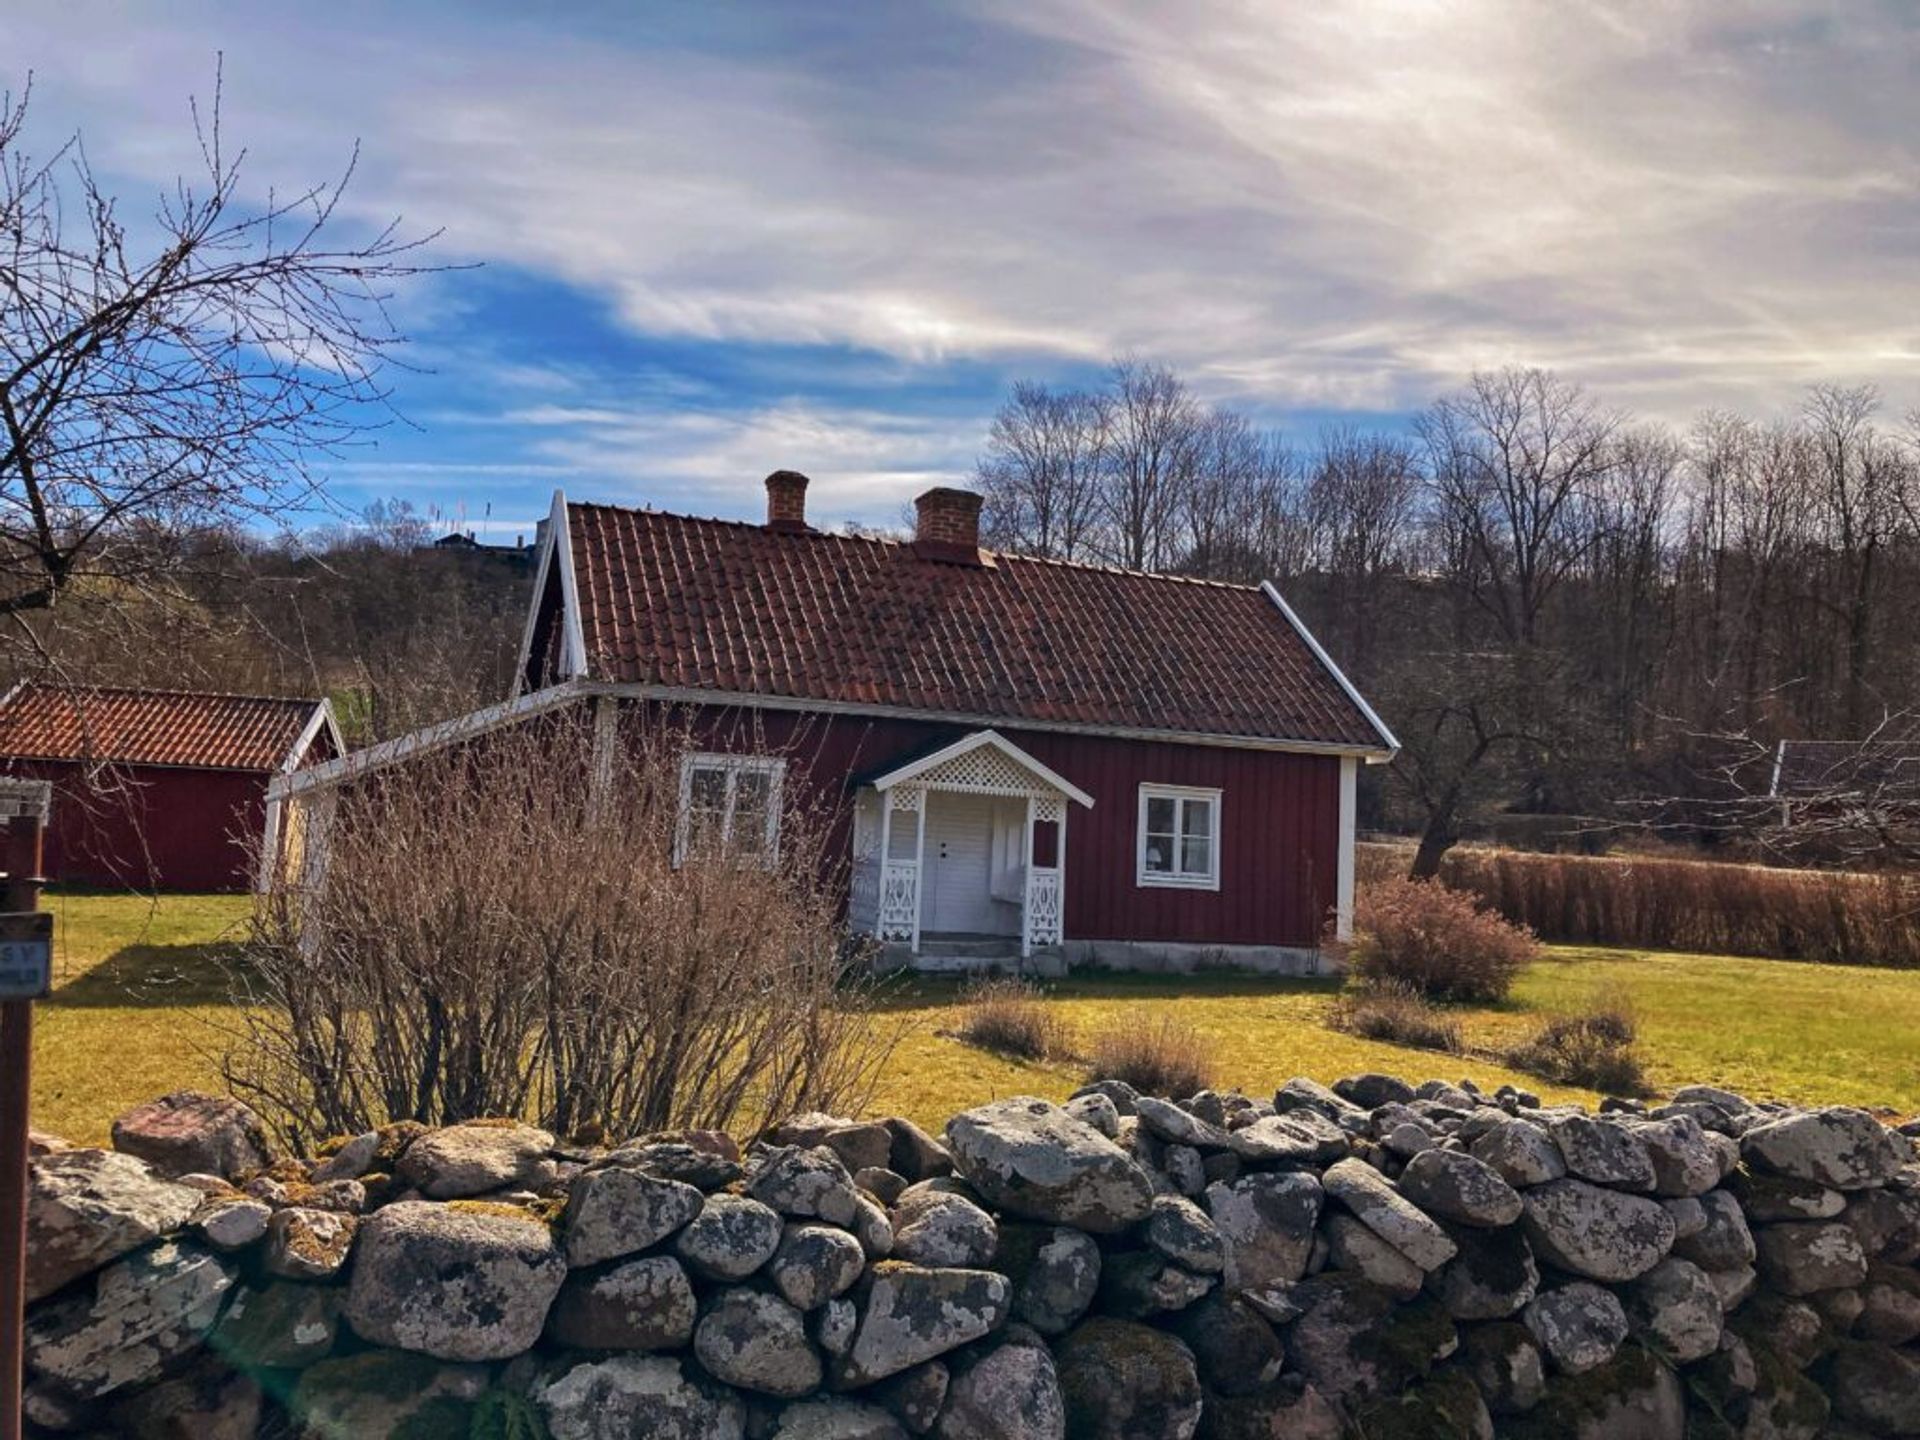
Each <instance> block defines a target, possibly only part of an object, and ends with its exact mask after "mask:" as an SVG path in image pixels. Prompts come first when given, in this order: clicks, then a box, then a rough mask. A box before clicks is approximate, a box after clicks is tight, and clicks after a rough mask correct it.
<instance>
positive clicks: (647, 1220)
mask: <svg viewBox="0 0 1920 1440" xmlns="http://www.w3.org/2000/svg"><path fill="white" fill-rule="evenodd" d="M705 1203H706V1197H705V1196H703V1195H702V1194H701V1193H700V1192H699V1191H698V1190H696V1189H695V1188H694V1187H693V1186H691V1185H688V1184H684V1183H683V1182H681V1181H679V1180H662V1179H659V1178H657V1177H655V1176H653V1175H649V1174H648V1173H647V1172H646V1171H644V1170H640V1169H637V1168H634V1169H629V1168H628V1167H626V1166H623V1165H606V1166H602V1167H600V1168H599V1169H595V1170H589V1171H588V1172H587V1173H586V1174H584V1175H580V1176H577V1177H576V1178H575V1179H574V1181H573V1184H572V1186H571V1187H570V1189H569V1191H568V1194H567V1209H566V1217H565V1228H566V1236H567V1263H568V1264H569V1265H598V1264H600V1263H601V1262H603V1261H606V1260H617V1259H618V1258H620V1257H621V1256H622V1255H634V1254H638V1253H639V1252H640V1251H642V1250H646V1249H648V1248H650V1247H652V1246H654V1245H658V1244H659V1243H660V1242H661V1241H662V1240H665V1239H666V1238H667V1237H668V1236H670V1235H675V1234H677V1233H679V1231H680V1229H681V1228H682V1227H683V1226H685V1225H686V1224H687V1223H688V1222H689V1221H691V1220H692V1219H693V1217H694V1216H696V1215H698V1214H699V1213H700V1208H701V1206H702V1205H704V1204H705Z"/></svg>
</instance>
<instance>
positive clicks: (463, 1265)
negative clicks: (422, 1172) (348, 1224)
mask: <svg viewBox="0 0 1920 1440" xmlns="http://www.w3.org/2000/svg"><path fill="white" fill-rule="evenodd" d="M441 1133H444V1132H441ZM566 1278H567V1262H566V1260H565V1258H564V1257H562V1255H561V1253H560V1247H559V1245H558V1244H556V1243H555V1241H554V1237H553V1231H552V1230H551V1229H549V1228H548V1226H547V1223H546V1222H545V1221H543V1220H540V1219H538V1218H536V1217H535V1216H533V1215H532V1214H530V1213H528V1212H527V1211H525V1210H520V1209H516V1208H515V1207H513V1206H509V1205H462V1204H457V1203H456V1204H453V1205H435V1204H430V1203H428V1202H425V1201H418V1200H410V1201H402V1202H401V1203H399V1204H395V1205H389V1206H387V1207H386V1208H384V1209H382V1210H378V1211H376V1212H374V1214H372V1215H371V1216H369V1217H368V1218H367V1219H366V1221H365V1222H364V1223H363V1224H362V1226H361V1229H360V1239H359V1244H358V1247H357V1254H356V1257H355V1261H354V1266H353V1279H352V1281H351V1283H350V1284H349V1286H348V1289H347V1308H346V1317H347V1323H348V1324H349V1325H351V1326H352V1327H353V1330H354V1333H355V1334H357V1335H358V1336H359V1337H360V1338H361V1339H362V1340H366V1341H369V1342H370V1343H372V1344H375V1345H391V1346H394V1347H396V1348H398V1349H401V1350H413V1351H416V1352H418V1353H420V1354H422V1355H431V1356H433V1357H434V1358H435V1359H439V1360H505V1359H508V1358H510V1357H512V1356H515V1355H518V1354H519V1353H520V1352H521V1351H523V1350H525V1349H527V1348H528V1347H530V1346H531V1345H532V1344H533V1342H534V1341H535V1340H537V1339H539V1337H540V1330H541V1327H542V1326H543V1325H545V1323H546V1319H547V1311H548V1309H549V1308H550V1307H551V1306H552V1304H553V1301H554V1298H555V1297H556V1296H557V1295H558V1294H559V1293H560V1287H561V1285H562V1284H563V1283H564V1282H565V1280H566Z"/></svg>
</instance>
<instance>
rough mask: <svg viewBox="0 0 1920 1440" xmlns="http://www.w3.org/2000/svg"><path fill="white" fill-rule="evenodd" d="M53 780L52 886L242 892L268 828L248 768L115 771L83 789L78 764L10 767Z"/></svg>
mask: <svg viewBox="0 0 1920 1440" xmlns="http://www.w3.org/2000/svg"><path fill="white" fill-rule="evenodd" d="M8 773H9V774H11V775H15V776H18V777H20V778H22V779H29V780H51V781H52V782H53V816H52V821H51V823H50V824H49V826H48V828H47V840H46V871H47V875H48V877H49V878H50V879H53V880H55V881H66V882H69V883H77V884H81V885H103V886H111V887H115V888H121V887H132V888H137V889H143V890H195V891H219V890H245V889H247V888H249V886H250V883H251V875H252V872H251V868H250V867H251V865H252V857H253V849H252V847H253V846H254V845H255V844H257V843H258V841H259V838H260V834H261V831H262V829H263V827H264V826H265V823H266V801H267V776H266V775H264V774H262V773H259V772H257V771H249V770H189V769H171V768H166V767H161V766H121V767H116V769H115V770H114V771H113V772H112V774H111V778H110V779H109V780H106V781H104V782H100V783H97V784H94V785H89V784H88V782H87V780H86V778H85V777H84V775H83V774H82V772H81V770H80V767H78V766H75V765H62V764H58V763H53V762H45V761H24V760H23V761H15V762H13V763H12V764H11V765H9V766H8Z"/></svg>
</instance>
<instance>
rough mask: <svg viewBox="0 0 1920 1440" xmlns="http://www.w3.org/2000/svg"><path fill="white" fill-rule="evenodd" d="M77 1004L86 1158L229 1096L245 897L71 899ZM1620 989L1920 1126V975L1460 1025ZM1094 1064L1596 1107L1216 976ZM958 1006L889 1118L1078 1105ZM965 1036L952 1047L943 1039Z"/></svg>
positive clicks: (1264, 985) (921, 1013)
mask: <svg viewBox="0 0 1920 1440" xmlns="http://www.w3.org/2000/svg"><path fill="white" fill-rule="evenodd" d="M49 903H50V905H51V906H52V908H53V909H54V911H55V913H56V915H57V916H58V917H59V918H58V924H59V927H60V928H59V955H58V967H59V968H58V974H59V981H60V985H59V989H58V990H57V991H56V993H55V996H54V998H53V999H52V1000H51V1001H48V1002H46V1003H44V1004H42V1005H41V1006H40V1007H39V1016H38V1022H37V1027H38V1028H37V1036H36V1044H35V1047H34V1066H35V1074H34V1123H35V1125H36V1126H38V1127H39V1128H41V1129H45V1130H50V1131H53V1132H54V1133H56V1134H62V1135H65V1136H67V1137H68V1138H69V1139H72V1140H76V1141H82V1142H99V1141H102V1140H104V1139H105V1138H106V1134H107V1128H108V1126H109V1125H110V1124H111V1122H112V1120H113V1117H114V1116H115V1115H117V1114H119V1113H120V1112H121V1111H123V1110H125V1109H127V1108H128V1107H129V1106H132V1105H134V1104H137V1103H139V1102H140V1101H142V1100H147V1099H151V1098H152V1097H153V1096H155V1095H158V1094H161V1093H163V1092H164V1091H167V1090H172V1089H178V1088H180V1087H182V1086H197V1087H200V1088H208V1089H217V1088H218V1084H219V1076H218V1068H217V1065H216V1063H215V1060H214V1056H215V1054H216V1053H217V1051H218V1049H219V1047H220V1045H221V1043H222V1039H223V1032H222V1030H221V1028H220V1021H221V1019H222V1017H223V1016H224V1015H228V1014H230V1013H231V1012H230V1011H228V1010H227V1008H226V1005H225V998H226V991H225V986H224V982H223V980H222V978H221V975H220V967H219V964H218V960H217V951H216V950H215V949H214V948H213V947H215V946H217V944H218V943H219V941H220V939H221V937H222V936H223V935H230V934H231V933H232V932H233V930H234V929H235V927H236V926H238V924H239V923H240V922H241V921H242V920H243V919H244V917H245V915H246V912H247V901H246V899H245V898H244V897H199V896H162V897H160V898H158V899H157V900H150V899H146V898H143V897H138V896H117V895H69V896H59V895H56V896H54V897H52V898H51V899H50V902H49ZM1601 987H1611V988H1614V989H1617V990H1618V991H1619V992H1621V993H1624V994H1625V995H1627V996H1628V997H1630V999H1631V1000H1632V1003H1633V1006H1634V1011H1635V1015H1636V1018H1637V1020H1638V1022H1639V1025H1640V1032H1641V1049H1642V1052H1643V1054H1644V1057H1645V1059H1646V1061H1647V1066H1648V1071H1649V1074H1650V1076H1651V1078H1652V1081H1653V1083H1654V1084H1655V1085H1656V1086H1657V1087H1660V1088H1663V1089H1671V1088H1672V1087H1673V1086H1676V1085H1680V1084H1685V1083H1688V1082H1692V1081H1699V1082H1706V1083H1715V1084H1726V1085H1731V1086H1733V1087H1734V1088H1736V1089H1740V1090H1744V1091H1746V1092H1747V1093H1749V1094H1752V1095H1755V1096H1757V1097H1779V1098H1793V1099H1800V1100H1805V1101H1811V1102H1821V1103H1840V1104H1857V1105H1890V1106H1894V1107H1897V1108H1899V1109H1901V1110H1903V1111H1909V1112H1910V1111H1915V1110H1920V973H1915V972H1912V971H1907V972H1898V971H1889V970H1867V969H1851V968H1846V967H1841V966H1831V965H1821V966H1812V965H1795V964H1791V963H1788V962H1784V961H1778V960H1736V959H1729V958H1725V957H1718V956H1699V955H1668V954H1647V953H1641V952H1634V951H1625V950H1598V949H1576V948H1566V947H1555V948H1551V949H1549V951H1548V953H1547V956H1546V958H1545V959H1544V960H1543V961H1542V962H1541V963H1539V964H1537V965H1535V966H1533V967H1532V968H1531V969H1529V970H1528V972H1527V973H1526V974H1525V975H1523V976H1522V977H1521V980H1520V983H1519V984H1518V986H1516V988H1515V995H1514V999H1513V1001H1512V1002H1510V1003H1509V1004H1508V1005H1507V1006H1505V1007H1502V1008H1500V1009H1468V1010H1462V1011H1459V1012H1458V1013H1459V1015H1460V1018H1461V1021H1462V1025H1463V1028H1464V1030H1465V1033H1466V1040H1467V1043H1468V1045H1469V1046H1470V1047H1472V1048H1474V1049H1476V1050H1481V1051H1489V1052H1491V1051H1494V1050H1498V1049H1500V1048H1503V1047H1505V1046H1506V1045H1509V1044H1511V1043H1512V1042H1513V1041H1514V1040H1516V1039H1518V1038H1519V1037H1520V1036H1521V1035H1522V1034H1523V1033H1525V1032H1526V1031H1527V1030H1528V1029H1530V1028H1531V1026H1532V1024H1533V1022H1534V1021H1535V1020H1536V1019H1537V1017H1538V1016H1539V1015H1540V1014H1541V1013H1545V1012H1548V1011H1552V1010H1555V1009H1562V1008H1570V1007H1573V1006H1577V1005H1579V1004H1581V1003H1583V1002H1584V1001H1585V1000H1587V999H1588V998H1590V997H1591V996H1592V995H1593V993H1594V992H1595V991H1596V990H1597V989H1599V988H1601ZM1048 995H1049V1003H1050V1004H1051V1005H1052V1006H1054V1007H1055V1008H1056V1009H1057V1011H1058V1013H1059V1015H1060V1017H1061V1019H1062V1021H1063V1023H1064V1025H1065V1027H1066V1030H1067V1032H1068V1037H1069V1044H1070V1047H1071V1048H1072V1049H1074V1050H1075V1051H1081V1050H1084V1047H1085V1041H1086V1039H1087V1037H1090V1036H1092V1035H1093V1034H1094V1032H1095V1031H1096V1030H1098V1029H1100V1028H1101V1027H1102V1026H1104V1025H1106V1024H1109V1023H1111V1022H1112V1021H1114V1020H1116V1019H1119V1018H1124V1017H1125V1016H1126V1015H1127V1014H1128V1013H1129V1012H1135V1013H1143V1014H1145V1015H1147V1016H1149V1017H1155V1016H1159V1015H1163V1014H1164V1015H1171V1016H1174V1017H1176V1018H1177V1019H1179V1020H1180V1021H1181V1022H1183V1023H1185V1024H1188V1025H1191V1026H1193V1027H1194V1028H1195V1029H1197V1030H1199V1031H1201V1032H1202V1033H1203V1034H1205V1035H1206V1036H1207V1037H1208V1038H1209V1041H1210V1043H1211V1051H1212V1058H1213V1061H1214V1066H1215V1073H1216V1077H1217V1083H1218V1084H1219V1085H1221V1086H1223V1087H1226V1086H1238V1087H1240V1088H1242V1089H1244V1090H1246V1091H1247V1092H1248V1093H1249V1094H1265V1093H1271V1091H1272V1090H1273V1089H1274V1087H1275V1086H1277V1085H1278V1084H1279V1083H1280V1082H1282V1081H1284V1080H1286V1079H1287V1078H1288V1077H1290V1076H1293V1075H1309V1076H1312V1077H1314V1078H1315V1079H1319V1080H1323V1081H1330V1080H1333V1079H1336V1078H1338V1077H1339V1076H1341V1075H1350V1074H1354V1073H1356V1072H1359V1071H1363V1070H1386V1071H1391V1072H1393V1073H1395V1074H1399V1075H1402V1076H1405V1077H1407V1078H1408V1079H1415V1080H1418V1079H1426V1078H1428V1077H1433V1076H1437V1077H1440V1078H1443V1079H1449V1080H1453V1079H1459V1078H1460V1077H1462V1076H1466V1077H1469V1078H1471V1079H1473V1080H1474V1081H1476V1082H1477V1083H1479V1084H1480V1085H1482V1086H1485V1087H1488V1088H1491V1087H1493V1086H1495V1085H1498V1084H1500V1083H1501V1082H1502V1081H1507V1080H1511V1081H1513V1082H1514V1083H1515V1084H1518V1085H1521V1086H1523V1087H1524V1088H1527V1089H1530V1090H1533V1091H1535V1092H1536V1093H1538V1094H1540V1095H1542V1096H1543V1097H1545V1098H1546V1099H1548V1100H1582V1101H1589V1102H1590V1101H1591V1100H1592V1099H1593V1098H1594V1097H1593V1096H1591V1095H1589V1094H1587V1093H1585V1092H1582V1091H1577V1090H1565V1089H1558V1088H1555V1087H1553V1086H1550V1085H1546V1084H1544V1083H1543V1082H1540V1081H1536V1080H1532V1079H1529V1078H1528V1077H1526V1076H1523V1075H1519V1074H1516V1073H1515V1072H1513V1071H1510V1070H1507V1069H1505V1068H1503V1067H1501V1066H1499V1065H1496V1064H1492V1063H1484V1062H1481V1061H1478V1060H1473V1059H1465V1058H1461V1057H1457V1056H1447V1055H1437V1054H1433V1053H1431V1052H1428V1051H1421V1050H1410V1049H1405V1048H1403V1047H1400V1046H1396V1045H1387V1044H1382V1043H1379V1042H1376V1041H1370V1040H1362V1039H1359V1038H1357V1037H1355V1036H1351V1035H1343V1034H1341V1033H1340V1032H1338V1031H1335V1030H1331V1029H1329V1028H1328V1027H1327V1026H1326V1024H1325V1020H1326V1015H1327V1010H1328V1007H1329V1006H1330V1005H1331V1004H1332V1003H1333V998H1334V995H1335V990H1334V988H1333V986H1331V985H1330V984H1329V983H1327V982H1323V981H1287V980H1262V979H1253V978H1244V977H1231V976H1218V975H1205V976H1088V977H1077V978H1075V979H1073V980H1070V981H1063V982H1060V983H1057V984H1055V985H1052V986H1051V987H1049V990H1048ZM959 1000H960V990H959V987H958V986H957V985H955V984H953V983H950V982H946V983H943V982H936V981H932V980H925V981H916V982H911V983H903V984H899V985H896V986H893V987H891V988H890V989H889V990H888V991H887V992H886V993H885V998H884V1005H885V1010H886V1013H887V1015H888V1016H889V1017H891V1018H893V1019H896V1020H898V1021H901V1022H904V1023H905V1024H907V1025H908V1026H909V1027H910V1034H909V1037H908V1039H907V1041H906V1043H904V1044H902V1045H901V1047H900V1048H899V1050H898V1051H897V1052H896V1054H895V1057H894V1061H893V1063H892V1065H891V1066H890V1067H889V1069H888V1072H887V1074H886V1076H885V1078H884V1080H883V1083H882V1085H881V1089H880V1093H879V1094H878V1095H877V1096H876V1097H875V1101H874V1109H875V1110H876V1112H887V1113H894V1114H902V1115H907V1116H910V1117H911V1118H913V1119H914V1120H917V1121H919V1122H920V1123H921V1124H923V1125H927V1126H929V1127H937V1126H939V1125H942V1124H944V1123H945V1121H946V1119H947V1117H948V1116H950V1115H952V1114H953V1113H954V1112H955V1111H956V1110H961V1109H965V1108H967V1107H968V1106H971V1105H977V1104H979V1103H980V1102H981V1101H983V1100H987V1099H992V1098H996V1097H1002V1096H1007V1095H1021V1094H1037V1095H1043V1096H1048V1097H1050V1098H1055V1099H1058V1098H1062V1097H1064V1096H1066V1095H1068V1094H1069V1093H1071V1092H1072V1091H1073V1090H1074V1088H1075V1087H1076V1086H1078V1085H1079V1084H1080V1083H1081V1080H1082V1079H1083V1067H1082V1066H1080V1065H1079V1064H1077V1063H1075V1062H1074V1061H1073V1060H1071V1059H1065V1060H1060V1061H1048V1062H1044V1063H1028V1062H1023V1061H1017V1060H1009V1059H1003V1058H1001V1057H999V1056H995V1055H990V1054H988V1053H986V1052H984V1051H982V1050H979V1049H976V1048H974V1047H973V1046H970V1045H966V1044H964V1043H962V1042H961V1041H959V1040H957V1039H955V1038H953V1036H952V1034H951V1032H952V1031H953V1030H954V1029H955V1028H956V1027H957V1025H958V1023H959V1019H960V1014H959ZM942 1032H947V1033H942Z"/></svg>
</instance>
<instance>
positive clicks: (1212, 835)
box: [1133, 784, 1220, 890]
mask: <svg viewBox="0 0 1920 1440" xmlns="http://www.w3.org/2000/svg"><path fill="white" fill-rule="evenodd" d="M1149 800H1173V801H1176V802H1178V801H1183V800H1206V801H1210V802H1211V808H1210V809H1209V811H1208V814H1209V815H1211V816H1212V820H1213V823H1212V827H1211V829H1210V830H1209V832H1208V843H1207V854H1208V857H1209V859H1210V860H1211V861H1212V873H1210V874H1207V875H1179V874H1173V875H1169V874H1167V873H1166V872H1164V871H1160V870H1148V869H1147V802H1148V801H1149ZM1182 808H1183V807H1180V806H1179V805H1177V804H1176V807H1175V809H1174V820H1173V825H1174V834H1175V836H1176V837H1177V836H1178V835H1179V834H1180V833H1181V829H1180V827H1181V822H1182ZM1175 858H1176V859H1177V858H1178V848H1177V847H1176V856H1175ZM1133 867H1134V873H1133V879H1134V884H1135V885H1136V886H1137V887H1139V888H1141V889H1152V890H1218V889H1219V888H1220V792H1219V791H1218V790H1209V789H1205V788H1203V787H1201V786H1197V785H1148V784H1143V785H1141V787H1140V805H1139V810H1138V812H1137V814H1136V817H1135V823H1134V835H1133Z"/></svg>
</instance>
